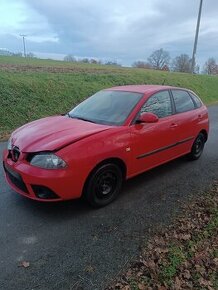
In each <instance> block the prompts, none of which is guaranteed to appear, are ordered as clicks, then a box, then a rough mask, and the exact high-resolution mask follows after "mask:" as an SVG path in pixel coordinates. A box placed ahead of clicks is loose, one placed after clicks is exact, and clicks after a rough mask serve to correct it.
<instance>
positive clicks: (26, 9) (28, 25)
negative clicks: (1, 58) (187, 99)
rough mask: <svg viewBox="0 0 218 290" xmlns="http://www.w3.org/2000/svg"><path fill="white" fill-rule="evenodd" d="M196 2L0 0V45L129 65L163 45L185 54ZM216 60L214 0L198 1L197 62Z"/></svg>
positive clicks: (217, 27) (217, 8) (217, 6)
mask: <svg viewBox="0 0 218 290" xmlns="http://www.w3.org/2000/svg"><path fill="white" fill-rule="evenodd" d="M199 3H200V0H174V1H173V0H107V1H106V0H61V1H59V0H41V1H39V0H0V48H5V49H8V50H10V51H22V41H21V37H20V36H19V35H20V34H26V35H27V38H26V41H27V52H34V53H35V54H37V55H40V56H43V55H44V56H50V57H56V58H63V56H64V55H66V54H72V55H75V56H80V57H96V58H100V59H108V60H117V61H118V62H119V63H122V64H124V65H130V64H131V63H132V62H133V61H134V60H146V59H147V57H148V56H149V55H150V54H151V53H152V52H153V51H154V50H156V49H159V48H163V49H165V50H168V51H169V52H170V55H171V57H175V56H177V55H180V54H181V53H187V54H189V55H190V56H191V54H192V49H193V42H194V35H195V28H196V21H197V14H198V9H199ZM212 56H213V57H215V58H216V59H217V60H218V1H217V0H204V3H203V10H202V20H201V27H200V34H199V43H198V51H197V62H198V63H200V64H203V63H204V62H205V61H206V59H207V58H208V57H212Z"/></svg>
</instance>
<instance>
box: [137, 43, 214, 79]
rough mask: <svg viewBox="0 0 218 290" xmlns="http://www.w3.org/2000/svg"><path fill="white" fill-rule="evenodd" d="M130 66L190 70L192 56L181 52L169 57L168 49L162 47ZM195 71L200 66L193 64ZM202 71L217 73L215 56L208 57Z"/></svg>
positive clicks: (185, 71)
mask: <svg viewBox="0 0 218 290" xmlns="http://www.w3.org/2000/svg"><path fill="white" fill-rule="evenodd" d="M132 67H137V68H144V69H156V70H165V71H175V72H184V73H191V72H192V58H191V57H190V56H189V55H187V54H181V55H179V56H176V57H175V58H174V59H171V57H170V54H169V52H168V51H166V50H164V49H163V48H161V49H158V50H155V51H154V52H153V53H152V54H151V55H150V56H149V57H148V58H147V61H142V60H138V61H135V62H134V63H133V64H132ZM194 72H195V73H200V66H199V65H197V64H196V65H195V68H194ZM202 73H204V74H208V75H216V74H218V64H217V63H216V60H215V58H213V57H210V58H208V60H207V61H206V62H205V64H204V66H203V70H202Z"/></svg>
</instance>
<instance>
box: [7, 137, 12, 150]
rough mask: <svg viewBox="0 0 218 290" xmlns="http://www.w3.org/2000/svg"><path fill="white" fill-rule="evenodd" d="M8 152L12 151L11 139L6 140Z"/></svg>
mask: <svg viewBox="0 0 218 290" xmlns="http://www.w3.org/2000/svg"><path fill="white" fill-rule="evenodd" d="M8 150H12V143H11V137H10V138H9V140H8Z"/></svg>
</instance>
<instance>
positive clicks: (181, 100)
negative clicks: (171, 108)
mask: <svg viewBox="0 0 218 290" xmlns="http://www.w3.org/2000/svg"><path fill="white" fill-rule="evenodd" d="M172 94H173V99H174V102H175V107H176V112H177V113H183V112H187V111H191V110H193V109H195V105H194V102H193V100H192V98H191V96H190V95H189V94H188V92H186V91H183V90H172Z"/></svg>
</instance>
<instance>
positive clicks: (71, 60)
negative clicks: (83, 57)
mask: <svg viewBox="0 0 218 290" xmlns="http://www.w3.org/2000/svg"><path fill="white" fill-rule="evenodd" d="M64 61H68V62H76V59H75V57H74V56H73V55H72V54H68V55H66V56H65V57H64Z"/></svg>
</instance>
